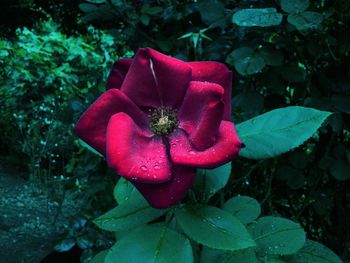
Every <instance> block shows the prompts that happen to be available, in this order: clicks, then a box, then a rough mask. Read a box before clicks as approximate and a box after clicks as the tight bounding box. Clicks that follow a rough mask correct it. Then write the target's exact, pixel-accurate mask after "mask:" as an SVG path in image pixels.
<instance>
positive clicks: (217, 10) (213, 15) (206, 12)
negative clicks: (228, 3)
mask: <svg viewBox="0 0 350 263" xmlns="http://www.w3.org/2000/svg"><path fill="white" fill-rule="evenodd" d="M198 9H199V13H200V14H201V18H202V21H203V22H204V23H205V24H207V25H210V24H212V23H214V22H216V21H217V20H219V19H221V18H223V17H224V15H225V7H224V5H223V4H222V3H220V2H218V1H216V2H212V1H210V0H209V1H208V0H207V1H200V4H199V5H198Z"/></svg>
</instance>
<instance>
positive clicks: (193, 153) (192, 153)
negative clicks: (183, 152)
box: [188, 150, 196, 155]
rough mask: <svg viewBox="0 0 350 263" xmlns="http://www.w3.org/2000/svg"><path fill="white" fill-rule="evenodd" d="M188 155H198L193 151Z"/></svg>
mask: <svg viewBox="0 0 350 263" xmlns="http://www.w3.org/2000/svg"><path fill="white" fill-rule="evenodd" d="M188 153H189V154H191V155H195V154H196V152H195V151H192V150H190V151H189V152H188Z"/></svg>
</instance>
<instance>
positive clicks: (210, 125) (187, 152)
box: [75, 48, 242, 208]
mask: <svg viewBox="0 0 350 263" xmlns="http://www.w3.org/2000/svg"><path fill="white" fill-rule="evenodd" d="M231 81H232V72H231V71H229V70H228V69H227V67H226V66H225V65H223V64H221V63H217V62H183V61H181V60H178V59H175V58H172V57H169V56H166V55H163V54H161V53H159V52H157V51H155V50H153V49H151V48H142V49H139V50H138V52H137V54H136V56H135V58H134V59H121V60H118V61H116V63H115V64H114V66H113V69H112V72H111V74H110V76H109V79H108V83H107V88H108V90H107V91H106V92H105V93H103V94H102V95H101V96H100V97H99V98H98V99H97V100H96V101H95V102H94V103H93V104H92V105H91V107H90V108H89V109H88V110H87V111H86V112H85V113H84V114H83V115H82V117H81V118H80V120H79V121H78V123H77V125H76V127H75V132H76V134H77V135H78V136H79V137H80V138H81V139H83V140H84V141H85V142H86V143H88V144H89V145H91V146H92V147H93V148H95V149H96V150H97V151H99V152H100V153H102V154H103V155H105V156H106V159H107V162H108V164H109V166H110V167H112V168H113V169H115V170H116V171H117V172H118V174H119V175H120V176H122V177H124V178H126V179H127V180H129V181H131V182H132V183H133V184H134V185H135V186H136V187H137V188H138V190H139V191H140V192H141V193H142V194H143V195H144V197H145V198H146V199H147V200H148V202H149V203H150V204H151V205H152V206H153V207H156V208H166V207H169V206H171V205H174V204H176V203H178V202H180V201H181V200H182V199H183V198H184V197H185V196H186V193H187V191H188V189H189V188H190V187H191V185H192V183H193V180H194V176H195V174H196V168H215V167H217V166H220V165H222V164H224V163H227V162H229V161H231V160H233V159H234V158H235V157H236V156H237V154H238V152H239V150H240V148H241V145H242V144H241V142H240V140H239V139H238V137H237V134H236V131H235V128H234V124H233V123H232V122H230V121H229V119H230V111H231V107H230V98H231Z"/></svg>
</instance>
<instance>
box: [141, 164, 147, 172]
mask: <svg viewBox="0 0 350 263" xmlns="http://www.w3.org/2000/svg"><path fill="white" fill-rule="evenodd" d="M140 169H141V170H142V171H144V172H146V171H148V168H147V166H146V165H141V166H140Z"/></svg>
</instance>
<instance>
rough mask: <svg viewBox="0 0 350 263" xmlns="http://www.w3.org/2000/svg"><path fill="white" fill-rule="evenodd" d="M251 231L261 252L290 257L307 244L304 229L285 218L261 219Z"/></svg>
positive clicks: (270, 217)
mask: <svg viewBox="0 0 350 263" xmlns="http://www.w3.org/2000/svg"><path fill="white" fill-rule="evenodd" d="M250 230H251V233H252V235H253V238H254V240H255V242H256V244H257V245H258V248H259V250H261V251H263V252H265V253H268V254H272V255H290V254H293V253H295V252H297V251H298V250H299V249H300V248H302V247H303V245H304V244H305V232H304V230H303V229H302V227H301V226H300V225H299V224H297V223H295V222H293V221H290V220H288V219H285V218H280V217H273V216H266V217H261V218H259V219H258V221H257V222H256V224H253V225H252V227H251V229H250Z"/></svg>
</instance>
